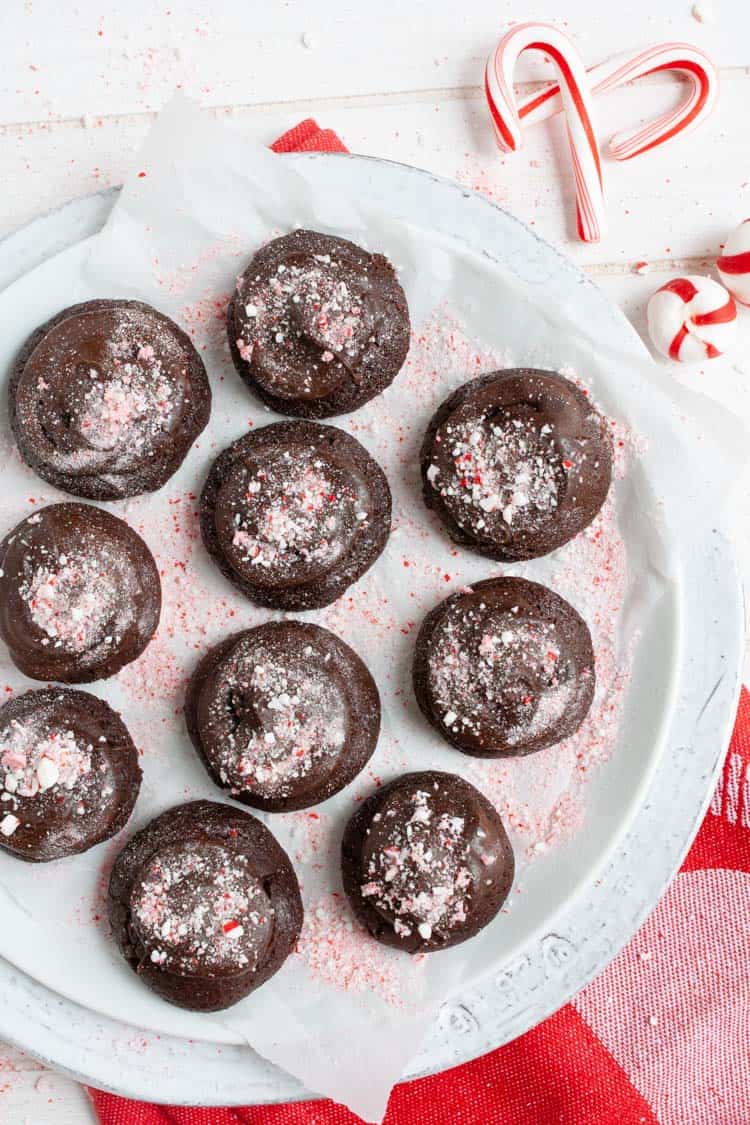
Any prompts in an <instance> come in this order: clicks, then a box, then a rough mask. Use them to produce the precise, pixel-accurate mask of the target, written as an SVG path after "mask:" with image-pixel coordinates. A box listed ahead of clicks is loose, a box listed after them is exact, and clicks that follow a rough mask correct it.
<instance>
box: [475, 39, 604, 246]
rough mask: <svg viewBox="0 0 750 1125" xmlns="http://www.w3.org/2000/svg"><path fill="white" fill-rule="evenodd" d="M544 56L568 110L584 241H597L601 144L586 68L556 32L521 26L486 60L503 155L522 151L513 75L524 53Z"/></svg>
mask: <svg viewBox="0 0 750 1125" xmlns="http://www.w3.org/2000/svg"><path fill="white" fill-rule="evenodd" d="M529 50H536V51H544V53H545V54H546V55H549V57H550V59H551V60H552V62H553V63H554V66H555V69H556V70H557V73H558V75H559V78H560V81H559V86H558V89H559V91H560V96H561V99H562V105H563V108H564V110H565V117H566V124H567V129H568V142H569V144H570V153H571V156H572V159H573V171H574V173H575V181H576V211H577V215H578V234H579V237H580V238H582V239H583V241H584V242H598V241H599V239H600V238H601V237H602V234H603V233H604V227H605V222H604V192H603V189H602V169H601V161H600V159H599V145H598V143H597V140H596V134H595V132H594V127H593V125H592V121H591V94H590V90H589V80H588V78H587V77H586V68H585V66H584V65H583V60H582V59H581V56H580V55H579V53H578V50H577V48H576V47H575V45H574V44H573V43H572V42H571V40H570V39H568V37H567V35H564V34H563V32H562V31H558V29H557V28H556V27H552V26H551V24H546V23H522V24H517V25H516V26H515V27H512V28H511V29H510V31H508V32H507V34H505V35H504V36H503V38H502V39H501V40H500V42H499V43H498V45H497V47H496V48H495V50H494V51H493V52H492V54H491V55H490V57H489V59H488V60H487V67H486V70H485V82H484V88H485V93H486V95H487V104H488V106H489V109H490V114H491V116H492V122H493V125H494V127H495V137H496V139H497V143H498V146H499V147H500V148H501V149H502V150H503V152H515V151H516V150H517V149H519V148H520V147H521V118H520V116H519V111H518V107H517V105H516V98H515V94H514V92H513V71H514V70H515V66H516V61H517V59H518V56H519V55H520V54H521V53H522V52H523V51H529Z"/></svg>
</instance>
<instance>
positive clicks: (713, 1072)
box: [89, 119, 750, 1125]
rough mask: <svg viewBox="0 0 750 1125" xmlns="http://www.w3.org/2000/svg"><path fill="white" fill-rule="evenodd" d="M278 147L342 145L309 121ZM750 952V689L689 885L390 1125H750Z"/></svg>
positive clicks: (106, 1120) (408, 1100)
mask: <svg viewBox="0 0 750 1125" xmlns="http://www.w3.org/2000/svg"><path fill="white" fill-rule="evenodd" d="M271 147H272V148H273V150H274V151H275V152H295V151H296V152H346V151H347V149H346V147H345V146H344V145H343V144H342V142H341V141H340V140H339V138H338V137H337V136H336V134H335V133H333V132H332V131H331V130H330V129H320V128H319V127H318V125H317V124H316V122H315V121H313V120H312V119H308V120H306V121H302V122H301V123H300V124H299V125H297V126H295V127H294V128H293V129H290V130H289V131H288V132H287V133H284V134H283V136H281V137H279V139H278V140H277V141H275V142H274V144H273V145H272V146H271ZM658 846H659V841H658V840H655V841H654V847H658ZM647 861H648V857H644V862H647ZM749 955H750V694H749V693H748V692H747V690H746V689H745V688H743V689H742V695H741V698H740V706H739V710H738V713H737V722H736V725H735V728H734V734H733V736H732V741H731V744H730V746H729V752H728V754H727V759H726V762H725V765H724V771H723V774H722V777H721V780H720V782H719V784H718V786H717V788H716V792H715V794H714V799H713V801H712V804H711V808H710V810H709V811H708V813H707V814H706V817H705V820H704V821H703V824H702V826H701V829H700V832H699V833H698V836H697V837H696V839H695V841H694V843H693V846H692V848H691V850H690V852H689V854H688V856H687V858H686V860H685V862H684V864H683V866H682V869H681V871H680V873H679V875H678V876H677V877H676V879H675V881H674V882H673V884H672V886H671V887H670V889H669V890H668V891H667V893H666V894H665V896H664V898H663V899H662V900H661V902H660V903H659V905H658V906H657V908H656V910H655V911H654V913H653V914H652V915H651V917H650V918H649V920H648V921H647V922H646V923H645V924H644V925H643V926H642V928H641V929H640V930H639V932H638V933H637V934H636V936H635V937H634V938H633V939H632V941H631V942H630V944H629V945H628V946H627V947H626V948H625V949H624V950H623V951H622V952H621V953H620V954H619V956H618V957H616V958H615V960H614V961H613V962H612V963H611V964H610V965H609V966H608V968H607V969H605V970H604V972H603V973H602V974H601V975H600V976H599V977H598V978H597V979H596V980H595V981H594V982H593V983H592V984H590V985H588V987H587V988H585V989H584V990H583V992H581V993H580V994H579V995H578V996H577V997H576V998H575V999H574V1000H573V1001H572V1003H570V1004H567V1005H566V1006H565V1007H564V1008H561V1010H560V1011H559V1012H557V1013H556V1014H555V1015H554V1016H552V1017H551V1018H550V1019H548V1020H547V1021H546V1022H545V1023H543V1024H540V1025H539V1026H538V1027H536V1028H534V1029H533V1031H529V1032H527V1034H526V1035H523V1036H521V1038H520V1039H517V1040H515V1042H513V1043H509V1044H508V1045H507V1046H505V1047H500V1048H499V1049H498V1050H496V1051H492V1052H491V1053H490V1054H489V1055H485V1056H484V1057H483V1058H481V1059H476V1060H475V1061H474V1062H471V1063H466V1064H465V1065H464V1066H459V1067H455V1068H454V1069H453V1070H449V1071H445V1072H444V1073H442V1074H438V1075H435V1076H434V1077H432V1078H422V1079H419V1080H417V1081H415V1082H409V1083H406V1084H404V1085H401V1086H398V1087H397V1088H396V1089H395V1090H394V1091H393V1094H392V1095H391V1100H390V1102H389V1104H388V1112H387V1114H386V1118H385V1122H384V1125H449V1123H450V1125H749V1123H750V1051H749V1050H748V1040H749V1039H750V1035H749V1032H750V1019H749V1017H748V1013H750V971H748V965H749V964H750V956H749ZM89 1094H90V1095H91V1100H92V1101H93V1103H94V1107H95V1109H96V1112H97V1113H98V1115H99V1120H100V1121H101V1123H102V1125H356V1123H357V1122H359V1121H360V1118H358V1117H356V1116H355V1115H354V1114H353V1113H351V1112H350V1111H349V1110H348V1109H345V1108H344V1107H343V1106H340V1105H337V1104H335V1103H333V1102H330V1101H312V1102H297V1103H292V1104H289V1105H278V1106H260V1107H254V1106H246V1107H236V1108H233V1109H194V1108H180V1107H167V1106H156V1105H148V1104H147V1103H145V1102H134V1101H130V1100H128V1099H125V1098H119V1097H116V1096H115V1095H114V1094H105V1093H102V1092H101V1091H99V1090H93V1089H92V1090H89Z"/></svg>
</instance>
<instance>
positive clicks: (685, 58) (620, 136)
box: [518, 43, 719, 160]
mask: <svg viewBox="0 0 750 1125" xmlns="http://www.w3.org/2000/svg"><path fill="white" fill-rule="evenodd" d="M665 70H666V71H673V72H675V73H677V74H682V75H684V76H685V78H687V80H688V84H689V89H688V93H687V95H686V96H685V97H684V98H683V100H682V101H681V102H680V104H679V105H678V106H677V107H676V108H675V109H672V110H669V111H668V112H667V113H664V114H662V116H661V117H657V118H656V120H654V121H652V122H650V123H649V124H648V125H645V126H639V127H638V128H637V129H633V130H630V131H625V132H622V133H616V134H615V135H614V136H613V137H612V139H611V140H610V142H609V148H610V152H611V154H612V156H614V158H615V160H632V158H633V157H634V156H640V154H641V153H642V152H648V151H649V149H652V148H656V147H657V146H658V145H661V144H664V142H665V141H668V140H670V139H671V138H672V137H674V136H677V134H678V133H684V132H687V131H688V130H690V129H695V128H696V127H697V126H698V125H700V124H701V123H702V122H703V121H705V119H706V118H707V117H708V115H709V114H710V113H711V112H712V110H713V109H714V106H715V105H716V100H717V98H718V95H719V72H718V71H717V69H716V67H715V66H714V64H713V63H712V62H711V59H710V58H709V57H708V55H706V54H705V53H704V52H703V51H701V50H700V49H699V48H698V47H693V46H691V44H689V43H660V44H658V45H657V46H655V47H648V48H646V49H645V50H643V51H640V52H639V53H638V54H635V55H623V54H621V55H616V56H613V57H612V58H611V59H606V60H605V61H604V62H602V63H599V64H598V65H597V66H593V67H591V68H590V69H589V70H588V71H587V75H588V80H589V82H590V83H591V90H592V92H593V93H595V94H598V93H602V92H604V91H605V90H612V89H614V88H615V87H616V86H623V85H624V84H625V83H626V82H633V81H634V80H635V79H637V78H642V77H643V76H644V75H646V74H656V73H658V72H660V71H665ZM562 108H563V102H562V97H561V95H560V84H559V83H558V82H550V83H549V84H548V85H547V86H543V87H542V88H541V89H540V90H536V91H535V92H534V93H532V94H527V95H526V97H525V98H522V99H521V101H520V103H519V105H518V115H519V117H520V119H521V120H522V121H523V123H524V125H536V124H537V122H539V121H544V120H546V119H547V118H549V117H552V116H554V114H556V113H559V112H560V110H561V109H562Z"/></svg>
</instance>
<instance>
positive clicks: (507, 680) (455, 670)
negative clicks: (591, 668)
mask: <svg viewBox="0 0 750 1125" xmlns="http://www.w3.org/2000/svg"><path fill="white" fill-rule="evenodd" d="M428 662H429V672H428V674H429V682H430V690H431V693H432V695H433V698H434V701H435V707H436V709H437V711H438V713H439V714H442V718H443V722H444V723H445V725H446V726H447V727H448V728H449V729H450V730H452V731H455V732H456V733H457V734H458V733H467V732H468V733H470V734H473V735H478V734H479V733H480V731H481V730H482V729H483V728H490V729H493V728H497V727H498V726H500V725H501V726H502V737H503V741H504V742H507V743H508V744H510V745H513V744H514V743H517V742H521V741H526V740H527V739H529V738H530V737H534V736H535V735H536V734H538V733H540V732H541V731H544V730H547V729H549V728H550V727H551V726H553V725H554V724H555V723H556V722H558V721H559V720H560V719H561V718H562V716H563V715H564V714H565V711H566V709H567V707H568V705H569V703H570V702H571V698H572V696H573V695H574V694H575V683H574V680H573V679H572V678H571V675H570V668H569V667H568V665H567V663H566V662H565V661H563V660H561V645H560V642H559V638H558V635H557V629H556V627H555V624H554V623H553V622H548V621H543V620H540V619H538V618H530V617H527V616H525V615H523V614H521V613H520V612H516V613H514V612H513V610H511V611H510V612H508V611H506V610H499V609H497V608H491V607H489V606H487V605H485V604H484V603H482V604H480V605H479V606H476V607H475V606H471V605H466V604H465V603H463V602H458V603H457V604H456V605H454V606H452V607H451V608H450V609H449V610H448V611H447V612H446V614H445V615H444V617H443V618H442V620H441V621H440V622H439V623H438V624H437V626H436V628H435V630H434V632H433V634H432V638H431V644H430V654H429V658H428Z"/></svg>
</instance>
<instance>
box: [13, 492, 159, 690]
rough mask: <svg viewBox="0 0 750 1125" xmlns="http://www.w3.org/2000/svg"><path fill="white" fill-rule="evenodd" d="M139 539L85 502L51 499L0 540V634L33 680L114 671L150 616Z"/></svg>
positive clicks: (135, 650) (154, 594)
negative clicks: (50, 502)
mask: <svg viewBox="0 0 750 1125" xmlns="http://www.w3.org/2000/svg"><path fill="white" fill-rule="evenodd" d="M160 610H161V585H160V582H159V572H158V570H157V569H156V563H155V562H154V559H153V556H152V554H151V552H150V551H149V549H148V547H147V546H146V544H145V543H144V542H143V540H142V539H141V537H140V536H139V535H137V534H136V532H135V531H133V529H132V528H131V527H128V525H127V524H126V523H125V522H124V521H123V520H121V519H118V518H117V516H113V515H112V514H111V513H110V512H106V511H103V510H102V509H101V508H94V507H92V506H91V505H90V504H79V503H76V502H67V503H64V504H51V505H49V507H46V508H42V509H40V510H39V511H38V512H35V513H34V514H33V515H31V516H27V518H26V519H25V520H22V522H21V523H19V524H18V526H17V527H15V528H13V530H12V531H11V532H9V533H8V535H6V536H5V539H4V540H3V541H2V543H0V635H2V638H3V640H4V641H5V643H6V644H7V646H8V648H9V650H10V655H11V658H12V660H13V662H14V663H15V664H16V665H17V666H18V667H19V668H20V669H21V671H22V672H23V673H24V674H25V675H27V676H30V677H31V678H32V679H34V680H59V681H62V682H63V683H86V682H89V681H91V680H99V679H105V678H106V677H107V676H111V675H113V674H114V673H115V672H117V671H119V669H120V668H122V667H123V665H125V664H128V663H129V662H130V661H131V660H135V659H136V657H138V656H140V654H141V653H142V652H143V650H144V649H145V647H146V645H147V644H148V642H149V641H150V640H151V637H152V636H153V634H154V633H155V632H156V628H157V626H158V624H159V613H160Z"/></svg>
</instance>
